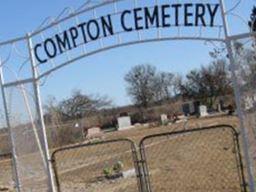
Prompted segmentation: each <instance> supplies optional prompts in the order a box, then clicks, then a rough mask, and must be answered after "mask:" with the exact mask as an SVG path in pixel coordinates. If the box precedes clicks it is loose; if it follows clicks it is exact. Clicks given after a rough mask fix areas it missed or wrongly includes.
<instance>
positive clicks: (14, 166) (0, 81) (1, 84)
mask: <svg viewBox="0 0 256 192" xmlns="http://www.w3.org/2000/svg"><path fill="white" fill-rule="evenodd" d="M0 87H1V92H2V98H3V106H4V112H5V119H6V125H7V128H8V135H9V140H10V142H11V151H12V175H13V180H14V181H15V184H16V186H15V187H16V191H17V192H20V187H21V186H20V180H19V179H20V178H19V174H18V168H17V166H18V165H17V155H16V154H17V153H16V148H15V141H14V136H13V133H12V128H11V123H10V118H9V113H8V107H7V100H6V94H5V88H4V76H3V69H2V66H1V61H0Z"/></svg>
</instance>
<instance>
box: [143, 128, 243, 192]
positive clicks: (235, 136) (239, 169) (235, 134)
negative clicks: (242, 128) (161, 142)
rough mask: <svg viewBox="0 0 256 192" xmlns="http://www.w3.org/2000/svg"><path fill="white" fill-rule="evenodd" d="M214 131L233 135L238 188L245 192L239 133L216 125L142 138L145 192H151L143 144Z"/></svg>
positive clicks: (233, 129)
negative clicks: (228, 131) (224, 131)
mask: <svg viewBox="0 0 256 192" xmlns="http://www.w3.org/2000/svg"><path fill="white" fill-rule="evenodd" d="M214 129H230V130H231V131H232V134H233V142H234V145H235V146H236V147H237V151H236V153H235V154H234V155H235V156H236V164H237V172H238V175H239V177H240V178H239V180H240V182H241V183H240V186H241V192H247V186H248V185H247V183H246V179H245V175H244V171H245V170H244V165H243V160H242V154H241V148H240V143H239V133H238V132H237V131H236V129H235V128H234V127H232V126H230V125H217V126H210V127H203V128H196V129H190V130H182V131H175V132H168V133H160V134H154V135H149V136H146V137H144V138H143V139H142V140H141V141H140V144H139V149H140V155H141V159H142V160H141V162H142V170H143V175H144V182H145V187H146V189H147V190H146V192H153V191H152V187H151V182H150V177H149V168H148V164H147V156H146V153H145V146H144V142H145V141H146V140H148V139H151V138H157V137H162V136H173V135H181V134H185V133H194V132H201V131H207V130H214Z"/></svg>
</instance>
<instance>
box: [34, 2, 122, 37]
mask: <svg viewBox="0 0 256 192" xmlns="http://www.w3.org/2000/svg"><path fill="white" fill-rule="evenodd" d="M121 1H125V0H110V1H106V2H103V3H100V4H98V5H95V6H92V7H89V8H86V9H84V10H81V11H78V12H76V13H73V14H70V15H68V16H67V17H64V18H62V19H60V20H59V21H56V22H53V23H51V24H49V25H48V26H46V27H43V28H42V29H39V30H37V31H34V32H32V33H31V36H30V37H33V36H35V35H37V34H39V33H41V32H42V31H45V30H47V29H49V28H51V27H53V26H55V25H58V24H59V23H62V22H64V21H66V20H68V19H71V18H74V17H76V16H78V15H81V14H83V13H85V12H88V11H91V10H93V9H97V8H99V7H102V6H105V5H108V4H111V3H114V2H117V3H118V2H121Z"/></svg>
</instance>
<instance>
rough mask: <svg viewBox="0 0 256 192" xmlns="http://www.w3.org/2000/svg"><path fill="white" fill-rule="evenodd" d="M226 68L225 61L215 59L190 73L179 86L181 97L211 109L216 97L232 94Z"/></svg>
mask: <svg viewBox="0 0 256 192" xmlns="http://www.w3.org/2000/svg"><path fill="white" fill-rule="evenodd" d="M227 66H228V65H227V63H226V60H225V59H217V60H215V61H213V62H212V63H211V64H210V65H208V66H206V67H203V66H202V67H201V68H200V69H199V70H192V71H190V72H189V73H188V74H187V76H186V81H185V82H183V83H181V84H180V91H181V93H182V95H183V97H185V98H193V99H196V100H200V101H201V102H202V103H204V104H206V105H208V106H209V107H212V106H213V104H214V103H215V101H216V99H217V98H218V97H220V96H225V95H228V94H232V86H231V80H230V77H229V73H228V68H227Z"/></svg>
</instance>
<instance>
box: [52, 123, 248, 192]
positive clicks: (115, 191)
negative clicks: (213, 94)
mask: <svg viewBox="0 0 256 192" xmlns="http://www.w3.org/2000/svg"><path fill="white" fill-rule="evenodd" d="M238 136H239V135H238V133H237V132H236V130H235V129H234V128H233V127H231V126H228V125H220V126H214V127H206V128H200V129H193V130H185V131H178V132H171V133H163V134H155V135H150V136H147V137H144V138H143V139H142V140H141V142H140V145H139V150H138V151H136V144H135V143H133V142H132V141H130V140H128V139H121V140H111V141H102V142H96V143H90V144H84V145H78V146H71V147H66V148H62V149H59V150H56V151H55V152H54V153H53V155H52V160H53V165H54V171H55V177H56V183H57V188H58V191H59V192H65V191H88V192H96V191H97V192H98V191H106V192H108V191H109V192H110V191H111V192H119V191H120V192H121V191H124V192H134V191H139V192H170V191H177V192H187V191H189V192H203V191H204V192H205V191H208V192H209V191H214V192H246V191H247V189H246V182H245V176H244V167H243V163H242V155H241V151H240V144H239V139H238ZM138 153H140V159H138V156H139V155H138ZM116 162H122V164H123V165H122V166H123V168H122V175H121V176H120V177H119V176H118V175H112V176H109V177H108V176H107V175H106V173H104V172H106V168H107V167H113V166H114V164H115V163H116Z"/></svg>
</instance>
